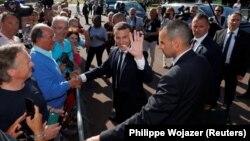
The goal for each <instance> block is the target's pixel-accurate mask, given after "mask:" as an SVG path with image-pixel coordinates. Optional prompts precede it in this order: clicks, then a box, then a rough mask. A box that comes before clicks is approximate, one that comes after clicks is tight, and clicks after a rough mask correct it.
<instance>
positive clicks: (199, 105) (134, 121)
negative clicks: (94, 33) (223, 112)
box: [87, 20, 212, 141]
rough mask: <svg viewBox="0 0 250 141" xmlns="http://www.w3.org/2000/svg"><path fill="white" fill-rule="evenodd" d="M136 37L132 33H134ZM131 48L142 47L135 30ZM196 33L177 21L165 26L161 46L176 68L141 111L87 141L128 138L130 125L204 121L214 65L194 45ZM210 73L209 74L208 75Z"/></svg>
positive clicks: (169, 72)
mask: <svg viewBox="0 0 250 141" xmlns="http://www.w3.org/2000/svg"><path fill="white" fill-rule="evenodd" d="M131 36H132V35H131ZM134 36H135V37H134V39H135V40H131V48H133V47H135V45H136V46H140V47H141V46H142V43H143V36H141V37H140V36H139V34H138V33H134ZM191 39H192V32H191V30H190V28H189V27H188V25H187V24H186V23H184V22H183V21H180V20H174V21H172V22H170V23H169V24H168V25H166V26H165V27H163V29H161V31H160V34H159V47H160V49H161V50H162V52H163V53H164V54H165V55H166V57H168V58H169V57H173V58H174V60H173V67H172V68H171V69H170V70H169V71H168V72H167V73H166V74H165V75H163V76H162V78H161V79H160V81H159V84H158V87H157V90H156V93H155V94H153V95H152V96H151V97H150V98H149V100H148V103H147V104H146V105H145V106H144V107H143V108H142V109H141V111H140V112H138V113H136V114H134V115H133V116H132V117H130V118H129V119H127V120H126V121H125V122H123V123H121V124H119V125H117V126H116V127H114V128H113V129H110V130H106V131H103V132H101V134H100V135H97V136H94V137H92V138H89V139H87V141H99V140H101V141H114V140H116V141H117V140H119V141H120V140H125V134H124V133H125V126H126V125H184V124H185V125H186V124H201V123H203V122H202V120H203V118H202V115H203V108H204V103H205V102H204V101H205V97H204V96H205V95H206V94H208V93H209V89H210V88H211V82H212V80H211V79H210V78H211V75H212V74H211V67H210V65H209V63H208V62H207V60H206V59H205V58H204V57H202V56H198V55H197V54H196V53H195V52H194V51H193V50H192V49H191V48H190V41H191ZM204 74H206V75H204Z"/></svg>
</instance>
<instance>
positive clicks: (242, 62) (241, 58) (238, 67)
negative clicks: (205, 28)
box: [214, 29, 250, 76]
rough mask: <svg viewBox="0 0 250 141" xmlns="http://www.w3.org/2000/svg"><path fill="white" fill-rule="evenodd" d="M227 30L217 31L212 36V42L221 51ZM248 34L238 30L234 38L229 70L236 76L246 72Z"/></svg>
mask: <svg viewBox="0 0 250 141" xmlns="http://www.w3.org/2000/svg"><path fill="white" fill-rule="evenodd" d="M226 34H227V29H222V30H219V31H217V32H216V33H215V35H214V41H215V42H216V43H217V44H218V45H219V46H220V49H221V51H222V49H223V44H224V40H225V37H226ZM249 39H250V38H249V34H248V33H246V32H244V31H242V30H239V32H238V35H237V36H236V40H235V44H234V48H233V51H232V55H231V59H230V68H231V69H230V70H231V71H233V72H234V73H235V74H236V75H241V76H244V75H245V73H246V71H247V62H248V56H247V55H248V52H249V47H250V46H249Z"/></svg>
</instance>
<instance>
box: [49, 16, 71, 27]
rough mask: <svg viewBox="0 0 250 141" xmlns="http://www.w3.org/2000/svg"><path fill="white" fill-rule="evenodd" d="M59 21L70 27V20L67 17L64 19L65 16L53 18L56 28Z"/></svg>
mask: <svg viewBox="0 0 250 141" xmlns="http://www.w3.org/2000/svg"><path fill="white" fill-rule="evenodd" d="M57 21H63V22H66V23H67V25H68V26H69V22H68V18H67V17H64V16H59V15H58V16H55V17H54V18H53V21H52V26H54V25H55V22H57Z"/></svg>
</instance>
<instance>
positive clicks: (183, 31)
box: [161, 20, 192, 45]
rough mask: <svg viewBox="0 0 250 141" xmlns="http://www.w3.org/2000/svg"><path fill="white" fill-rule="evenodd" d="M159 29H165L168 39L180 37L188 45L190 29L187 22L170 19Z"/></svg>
mask: <svg viewBox="0 0 250 141" xmlns="http://www.w3.org/2000/svg"><path fill="white" fill-rule="evenodd" d="M161 30H165V31H166V32H167V35H168V38H170V39H174V38H176V37H180V38H182V39H183V42H184V43H185V44H187V45H189V44H190V42H191V40H192V31H191V29H190V28H189V26H188V24H187V23H185V22H183V21H182V20H174V21H171V22H169V24H167V25H165V26H164V27H163V28H162V29H161Z"/></svg>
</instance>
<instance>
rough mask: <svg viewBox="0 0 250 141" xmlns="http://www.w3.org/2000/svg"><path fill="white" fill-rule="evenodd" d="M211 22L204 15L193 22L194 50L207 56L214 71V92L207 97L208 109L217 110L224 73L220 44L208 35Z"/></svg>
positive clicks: (197, 16) (200, 15) (198, 15)
mask: <svg viewBox="0 0 250 141" xmlns="http://www.w3.org/2000/svg"><path fill="white" fill-rule="evenodd" d="M209 25H210V24H209V20H208V17H207V16H206V15H204V14H197V15H196V16H195V17H194V19H193V21H192V32H193V35H194V38H193V41H195V43H194V44H193V46H192V48H193V50H194V51H195V52H196V53H198V54H201V55H203V56H205V57H206V58H207V60H208V62H209V64H210V65H211V67H212V70H213V77H214V82H213V89H212V90H213V91H212V93H211V94H209V95H208V97H207V106H206V109H207V110H210V109H212V108H215V107H216V105H217V100H218V98H219V96H220V82H221V80H220V77H221V72H222V65H223V63H222V52H221V50H220V48H219V46H218V44H217V43H216V42H215V41H213V39H212V38H211V37H210V36H209V35H208V31H209V28H210V26H209Z"/></svg>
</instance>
